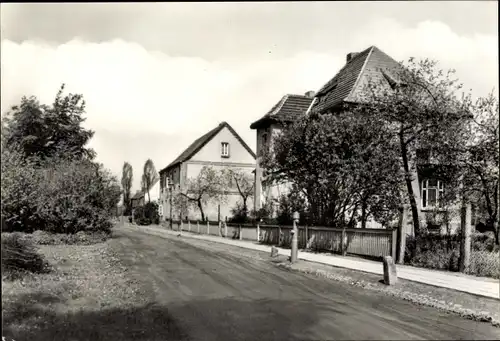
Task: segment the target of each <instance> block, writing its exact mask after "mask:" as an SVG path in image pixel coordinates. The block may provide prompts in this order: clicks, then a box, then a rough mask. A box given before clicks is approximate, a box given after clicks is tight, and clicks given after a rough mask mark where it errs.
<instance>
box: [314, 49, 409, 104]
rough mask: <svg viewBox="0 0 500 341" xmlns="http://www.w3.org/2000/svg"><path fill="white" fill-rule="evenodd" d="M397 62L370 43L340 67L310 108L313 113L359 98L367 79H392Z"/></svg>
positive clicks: (387, 80) (399, 68)
mask: <svg viewBox="0 0 500 341" xmlns="http://www.w3.org/2000/svg"><path fill="white" fill-rule="evenodd" d="M401 67H402V66H401V64H400V63H398V62H397V61H395V60H394V59H393V58H391V57H390V56H388V55H387V54H385V53H384V52H383V51H381V50H380V49H379V48H377V47H376V46H370V47H369V48H367V49H366V50H364V51H362V52H360V53H358V54H357V55H356V56H354V57H353V58H352V59H351V60H350V61H348V62H347V63H346V64H345V65H344V67H342V69H340V71H339V72H338V73H337V74H336V75H335V76H334V77H333V78H332V79H331V80H330V81H328V82H327V83H326V84H325V85H324V86H323V87H322V88H321V89H320V90H319V91H318V92H317V94H316V97H317V100H316V102H315V104H314V106H313V108H312V110H313V111H315V112H322V111H324V110H328V109H331V108H333V107H336V106H338V105H340V104H342V103H346V102H347V103H349V102H351V103H359V102H361V101H362V95H363V89H364V86H366V85H367V84H368V81H372V82H373V81H382V80H385V82H381V83H380V84H385V83H387V86H390V83H391V82H392V81H393V78H394V75H395V74H396V73H395V71H396V70H401Z"/></svg>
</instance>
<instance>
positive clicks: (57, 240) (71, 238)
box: [28, 230, 110, 245]
mask: <svg viewBox="0 0 500 341" xmlns="http://www.w3.org/2000/svg"><path fill="white" fill-rule="evenodd" d="M28 236H29V238H30V239H31V241H32V242H33V243H34V244H38V245H92V244H97V243H101V242H104V241H106V240H107V239H108V238H109V237H110V233H109V232H107V231H94V232H85V231H80V232H77V233H75V234H66V233H50V232H46V231H40V230H38V231H35V232H33V233H32V234H31V235H28Z"/></svg>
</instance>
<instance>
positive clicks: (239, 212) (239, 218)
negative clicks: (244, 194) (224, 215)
mask: <svg viewBox="0 0 500 341" xmlns="http://www.w3.org/2000/svg"><path fill="white" fill-rule="evenodd" d="M231 214H232V216H231V217H230V218H229V219H228V220H227V221H228V222H230V223H241V224H244V223H248V222H249V221H250V217H249V215H248V209H247V208H245V207H244V206H243V204H242V203H240V202H237V203H236V205H235V207H233V208H232V209H231Z"/></svg>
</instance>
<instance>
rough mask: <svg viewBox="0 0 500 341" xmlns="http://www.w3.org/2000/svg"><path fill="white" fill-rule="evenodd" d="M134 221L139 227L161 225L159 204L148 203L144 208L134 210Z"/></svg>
mask: <svg viewBox="0 0 500 341" xmlns="http://www.w3.org/2000/svg"><path fill="white" fill-rule="evenodd" d="M134 220H135V221H136V222H137V224H139V225H151V224H156V225H158V224H159V223H160V216H159V214H158V203H156V202H148V203H146V204H145V205H144V206H139V207H137V208H136V209H135V210H134Z"/></svg>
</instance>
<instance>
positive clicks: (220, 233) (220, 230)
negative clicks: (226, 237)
mask: <svg viewBox="0 0 500 341" xmlns="http://www.w3.org/2000/svg"><path fill="white" fill-rule="evenodd" d="M219 237H222V222H221V221H220V219H219Z"/></svg>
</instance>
